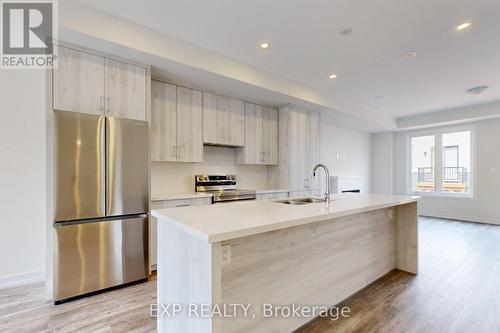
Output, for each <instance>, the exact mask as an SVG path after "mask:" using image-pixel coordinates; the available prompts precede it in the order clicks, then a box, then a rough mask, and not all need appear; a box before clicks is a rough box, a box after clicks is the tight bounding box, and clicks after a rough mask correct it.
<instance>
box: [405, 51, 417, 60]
mask: <svg viewBox="0 0 500 333" xmlns="http://www.w3.org/2000/svg"><path fill="white" fill-rule="evenodd" d="M417 55H418V52H417V51H409V52H406V53H403V55H401V58H403V59H411V58H415V57H416V56H417Z"/></svg>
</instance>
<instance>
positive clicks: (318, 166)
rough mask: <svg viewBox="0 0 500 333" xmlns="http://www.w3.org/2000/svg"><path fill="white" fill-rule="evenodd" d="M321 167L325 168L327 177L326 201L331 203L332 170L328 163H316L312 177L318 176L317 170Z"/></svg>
mask: <svg viewBox="0 0 500 333" xmlns="http://www.w3.org/2000/svg"><path fill="white" fill-rule="evenodd" d="M319 168H323V170H325V178H326V187H325V202H326V203H329V202H330V172H329V171H328V168H327V167H326V165H324V164H323V163H319V164H316V166H315V167H314V168H313V171H312V178H313V179H314V177H316V171H317V170H318V169H319Z"/></svg>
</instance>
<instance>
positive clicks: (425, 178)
mask: <svg viewBox="0 0 500 333" xmlns="http://www.w3.org/2000/svg"><path fill="white" fill-rule="evenodd" d="M417 179H418V182H419V183H427V182H433V181H434V179H435V176H434V168H430V167H424V168H418V178H417ZM443 182H444V183H467V168H465V167H445V168H443Z"/></svg>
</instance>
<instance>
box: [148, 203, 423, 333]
mask: <svg viewBox="0 0 500 333" xmlns="http://www.w3.org/2000/svg"><path fill="white" fill-rule="evenodd" d="M417 200H418V197H411V196H393V195H375V194H341V195H333V196H332V201H331V202H330V203H328V204H327V203H325V202H315V203H307V204H301V205H291V204H285V203H282V202H276V201H247V202H238V203H227V204H217V205H211V206H197V207H180V208H171V209H161V210H154V211H153V212H152V215H153V216H155V217H156V218H157V219H158V280H157V281H158V299H157V301H158V306H159V307H158V330H159V332H200V333H201V332H214V333H216V332H290V331H293V330H294V329H296V328H298V327H300V326H302V325H303V324H305V323H307V322H308V321H310V320H312V319H313V316H312V315H311V314H309V315H306V316H295V315H290V316H286V313H285V314H283V313H278V312H277V313H274V312H273V313H272V315H271V316H270V312H268V311H267V310H269V308H270V307H272V308H273V309H275V308H277V307H278V306H290V305H292V304H296V305H299V306H314V307H331V306H334V305H335V304H337V303H339V302H340V301H342V300H344V299H345V298H347V297H349V296H350V295H352V294H354V293H355V292H357V291H359V290H360V289H362V288H364V287H365V286H367V285H368V284H370V283H371V282H373V281H375V280H376V279H378V278H380V277H382V276H383V275H385V274H386V273H388V272H390V271H391V270H393V269H394V268H398V269H400V270H404V271H407V272H410V273H413V274H417V271H418V222H417V221H418V219H417ZM207 308H208V310H207ZM162 309H163V311H162ZM172 309H177V311H172ZM264 309H265V310H266V311H264ZM221 313H222V316H220V314H221ZM212 314H213V316H212ZM275 315H277V316H276V317H275ZM316 315H317V314H316Z"/></svg>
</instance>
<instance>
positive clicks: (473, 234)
mask: <svg viewBox="0 0 500 333" xmlns="http://www.w3.org/2000/svg"><path fill="white" fill-rule="evenodd" d="M155 301H156V280H155V279H154V278H153V279H151V280H150V281H148V282H146V283H140V284H136V285H132V286H129V287H127V288H122V289H117V290H113V291H110V292H106V293H101V294H98V295H94V296H90V297H86V298H82V299H78V300H75V301H72V302H69V303H65V304H62V305H58V306H54V305H52V303H51V302H48V301H46V300H45V299H44V290H43V284H41V283H37V284H31V285H27V286H22V287H15V288H7V289H0V332H9V333H10V332H16V333H19V332H30V333H31V332H99V333H100V332H113V333H118V332H154V331H155V329H156V320H155V319H154V318H150V317H149V307H150V304H152V303H155ZM341 306H349V307H350V309H351V313H352V315H351V317H350V318H345V319H342V320H337V321H333V320H331V319H330V318H320V319H317V320H314V321H313V322H311V323H310V324H308V325H307V326H305V327H303V328H301V329H300V330H298V331H297V332H298V333H306V332H308V333H309V332H310V333H315V332H390V333H393V332H425V333H427V332H429V333H433V332H473V333H481V332H485V333H500V226H493V225H485V224H475V223H466V222H459V221H450V220H442V219H432V218H421V219H420V274H419V275H418V276H413V275H411V274H407V273H404V272H401V271H393V272H391V273H389V274H388V275H386V276H385V277H383V278H382V279H380V280H378V281H376V282H375V283H373V284H372V285H370V286H369V287H367V288H365V289H363V290H362V291H361V292H359V293H357V294H356V295H354V296H352V297H351V298H349V299H347V300H346V301H344V302H343V303H342V305H341Z"/></svg>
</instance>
